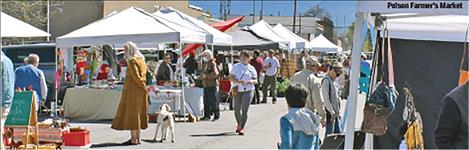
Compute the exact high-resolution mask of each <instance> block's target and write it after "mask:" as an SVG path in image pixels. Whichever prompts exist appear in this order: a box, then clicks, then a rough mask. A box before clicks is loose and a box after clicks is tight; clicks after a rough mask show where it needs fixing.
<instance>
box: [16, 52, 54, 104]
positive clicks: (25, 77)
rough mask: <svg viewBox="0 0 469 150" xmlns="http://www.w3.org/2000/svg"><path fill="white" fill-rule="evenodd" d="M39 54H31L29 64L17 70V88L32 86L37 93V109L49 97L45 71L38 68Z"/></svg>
mask: <svg viewBox="0 0 469 150" xmlns="http://www.w3.org/2000/svg"><path fill="white" fill-rule="evenodd" d="M38 66H39V56H38V55H36V54H29V56H28V65H26V66H21V67H18V68H16V70H15V76H16V80H15V89H16V88H29V86H32V88H33V90H34V91H36V94H37V105H36V106H38V107H37V108H36V109H37V110H36V111H38V110H40V109H39V108H40V107H41V106H43V103H44V101H45V100H46V97H47V86H46V78H45V76H44V72H42V70H40V69H39V68H38Z"/></svg>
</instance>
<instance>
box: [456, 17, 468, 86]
mask: <svg viewBox="0 0 469 150" xmlns="http://www.w3.org/2000/svg"><path fill="white" fill-rule="evenodd" d="M468 32H469V26H468V27H467V28H466V36H465V38H464V52H463V55H462V60H461V68H460V69H459V82H458V83H459V85H463V84H464V83H466V81H469V65H468V63H469V57H467V55H468V52H469V51H468V49H469V45H468V43H467V34H468Z"/></svg>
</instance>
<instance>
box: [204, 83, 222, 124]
mask: <svg viewBox="0 0 469 150" xmlns="http://www.w3.org/2000/svg"><path fill="white" fill-rule="evenodd" d="M216 93H217V87H204V117H210V116H211V115H214V116H215V118H219V117H220V108H219V107H218V100H217V96H216Z"/></svg>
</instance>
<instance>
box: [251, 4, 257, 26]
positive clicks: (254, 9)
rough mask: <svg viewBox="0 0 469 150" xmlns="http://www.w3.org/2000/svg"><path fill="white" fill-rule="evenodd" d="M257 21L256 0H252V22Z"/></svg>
mask: <svg viewBox="0 0 469 150" xmlns="http://www.w3.org/2000/svg"><path fill="white" fill-rule="evenodd" d="M254 23H256V0H252V24H254Z"/></svg>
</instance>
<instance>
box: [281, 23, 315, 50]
mask: <svg viewBox="0 0 469 150" xmlns="http://www.w3.org/2000/svg"><path fill="white" fill-rule="evenodd" d="M274 30H275V32H277V33H279V35H281V36H282V37H283V38H285V39H289V40H290V41H291V42H290V43H293V44H292V45H291V46H290V48H311V44H309V42H308V41H307V40H305V39H303V38H302V37H300V36H298V35H296V34H295V33H293V32H292V31H290V30H288V29H287V28H286V27H285V26H283V25H282V24H280V23H278V24H277V25H275V27H274Z"/></svg>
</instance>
